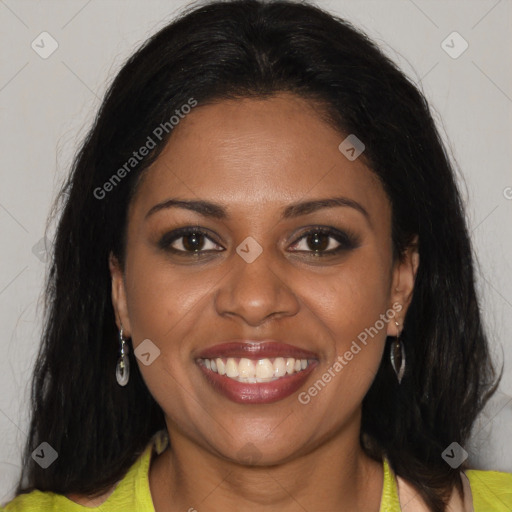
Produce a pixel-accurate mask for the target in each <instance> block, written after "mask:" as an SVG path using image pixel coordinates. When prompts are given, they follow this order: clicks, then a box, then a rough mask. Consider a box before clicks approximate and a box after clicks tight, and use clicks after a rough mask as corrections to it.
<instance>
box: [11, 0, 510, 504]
mask: <svg viewBox="0 0 512 512" xmlns="http://www.w3.org/2000/svg"><path fill="white" fill-rule="evenodd" d="M61 197H62V200H63V211H62V215H61V218H60V223H59V226H58V231H57V236H56V241H55V248H54V259H53V265H52V271H51V275H50V277H49V282H48V287H47V295H48V300H49V302H48V311H47V318H46V329H45V332H44V338H43V344H42V348H41V354H40V357H39V358H38V363H37V366H36V370H35V376H34V383H33V415H32V423H31V428H30V435H29V439H28V443H27V447H26V452H25V459H24V472H23V475H22V478H21V479H20V484H19V487H18V492H17V497H16V498H15V499H14V500H13V501H12V502H11V503H10V504H7V506H6V510H7V511H8V512H12V511H32V510H69V511H84V510H90V509H91V508H93V509H94V508H96V509H97V510H102V511H109V512H110V511H118V510H119V511H120V510H140V511H148V512H149V511H156V512H167V511H173V512H174V511H178V510H188V511H193V510H197V511H199V512H203V511H217V510H223V511H234V510H244V511H245V510H247V511H256V510H257V511H275V510H279V511H280V512H283V511H284V512H289V511H299V510H300V511H304V510H308V511H319V510H336V511H354V510H358V511H359V510H360V511H375V512H377V511H395V510H407V511H411V510H415V511H416V510H430V511H448V510H451V511H453V510H474V511H475V512H479V511H488V510H493V511H501V510H503V511H504V510H511V509H512V475H509V474H505V473H497V472H484V471H474V470H469V469H468V468H466V466H465V465H464V460H465V458H466V457H467V453H466V452H465V450H464V446H465V443H466V441H467V439H468V436H469V434H470V430H471V426H472V424H473V422H474V420H475V417H476V415H477V413H478V412H479V411H480V410H481V408H482V407H483V405H484V404H485V402H486V400H487V399H488V397H489V396H490V394H491V393H492V392H493V391H494V389H495V387H496V385H497V380H498V379H496V377H495V374H494V371H493V367H492V365H491V362H490V359H489V352H488V346H487V341H486V337H485V334H484V332H483V329H482V324H481V319H480V314H479V307H478V302H477V297H476V294H475V286H474V274H473V262H472V256H471V254H472V253H471V246H470V241H469V237H468V231H467V226H466V221H465V218H464V213H463V207H462V204H461V199H460V196H459V192H458V190H457V187H456V184H455V180H454V174H453V170H452V167H451V165H450V162H449V159H448V157H447V155H446V153H445V150H444V148H443V146H442V144H441V141H440V138H439V135H438V133H437V131H436V128H435V126H434V122H433V120H432V117H431V115H430V113H429V109H428V106H427V104H426V101H425V99H424V97H423V96H422V95H421V94H420V93H419V92H418V90H417V89H416V88H415V87H414V86H413V85H412V84H411V83H410V82H409V81H408V80H407V78H405V76H404V75H403V74H402V73H401V72H400V71H399V70H398V69H397V68H396V67H395V66H394V65H393V64H392V63H391V62H390V61H389V60H388V59H387V58H386V57H385V56H384V55H383V54H382V53H381V51H380V50H379V49H378V48H377V47H376V46H375V45H374V44H373V43H372V42H371V41H369V40H368V39H367V38H366V37H365V36H364V35H362V34H361V33H360V32H358V31H357V30H355V29H354V28H353V27H352V26H351V25H350V24H348V23H347V22H345V21H343V20H340V19H337V18H335V17H333V16H331V15H330V14H328V13H325V12H323V11H322V10H320V9H318V8H315V7H313V6H310V5H307V4H300V3H292V2H287V1H277V2H270V3H269V2H261V1H258V0H250V1H236V0H235V1H228V2H213V3H209V4H207V5H204V6H202V7H197V8H195V9H193V10H191V11H189V12H188V13H186V14H184V15H183V16H182V17H181V18H180V19H178V20H177V21H174V22H173V23H171V24H169V25H168V26H167V27H165V28H164V29H163V30H161V31H160V32H159V33H158V34H156V35H155V36H153V37H152V38H151V39H150V40H149V41H147V42H146V43H145V44H144V45H143V47H142V48H141V49H140V50H139V51H137V53H136V54H135V55H134V56H133V57H132V58H131V59H130V60H129V61H128V62H127V63H126V65H125V66H124V67H123V69H122V70H121V71H120V73H119V74H118V76H117V78H116V79H115V81H114V83H113V84H112V86H111V88H110V90H109V92H108V94H107V96H106V98H105V101H104V103H103V105H102V107H101V110H100V112H99V114H98V117H97V120H96V123H95V125H94V127H93V129H92V130H91V132H90V134H89V136H88V137H87V139H86V141H85V143H84V145H83V148H82V150H81V152H80V153H79V155H78V156H77V158H76V161H75V164H74V167H73V170H72V173H71V176H70V178H69V181H68V183H67V185H66V187H65V189H64V190H63V193H62V195H61ZM43 443H45V444H43Z"/></svg>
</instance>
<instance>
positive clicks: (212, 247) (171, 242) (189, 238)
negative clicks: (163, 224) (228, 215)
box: [158, 227, 224, 254]
mask: <svg viewBox="0 0 512 512" xmlns="http://www.w3.org/2000/svg"><path fill="white" fill-rule="evenodd" d="M158 246H159V247H160V248H161V249H164V250H168V251H172V252H175V253H184V254H186V253H189V254H200V253H203V252H221V251H223V250H224V248H221V249H220V250H219V249H218V247H220V245H218V244H217V243H215V242H214V241H213V240H212V238H210V236H208V233H207V232H206V231H205V230H203V229H201V228H197V227H186V228H181V229H177V230H175V231H171V232H169V233H166V234H165V235H164V236H163V237H162V238H161V239H160V241H159V242H158Z"/></svg>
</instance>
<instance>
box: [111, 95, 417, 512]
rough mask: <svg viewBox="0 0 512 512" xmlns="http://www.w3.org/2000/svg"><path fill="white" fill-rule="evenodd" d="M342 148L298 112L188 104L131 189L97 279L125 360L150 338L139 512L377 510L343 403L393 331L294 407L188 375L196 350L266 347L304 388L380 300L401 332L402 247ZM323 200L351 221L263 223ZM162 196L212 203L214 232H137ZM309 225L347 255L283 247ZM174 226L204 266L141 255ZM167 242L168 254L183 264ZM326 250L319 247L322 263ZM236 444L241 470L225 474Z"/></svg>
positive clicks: (406, 295)
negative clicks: (107, 296) (291, 357)
mask: <svg viewBox="0 0 512 512" xmlns="http://www.w3.org/2000/svg"><path fill="white" fill-rule="evenodd" d="M344 138H345V135H343V134H340V133H339V132H337V131H336V130H334V129H333V128H332V127H331V126H330V125H328V124H326V123H325V122H324V121H323V120H322V119H321V118H320V116H319V115H318V113H317V107H315V105H314V104H311V103H308V102H307V101H306V100H303V99H301V98H297V97H295V96H292V95H290V94H284V93H283V94H279V95H276V96H274V97H272V98H267V99H243V100H229V101H222V102H220V103H217V104H211V105H204V106H201V105H199V106H198V107H196V108H194V109H193V110H192V112H191V113H190V114H188V115H187V117H186V118H185V119H184V120H182V121H181V122H180V124H179V125H178V126H177V127H176V128H175V129H174V133H173V134H172V137H171V139H170V140H169V142H168V144H167V147H166V148H165V150H164V152H163V153H162V154H161V155H160V157H159V158H158V159H157V161H156V162H155V163H154V164H153V165H152V167H151V168H150V169H149V170H148V172H147V175H146V176H145V178H144V180H143V181H142V182H141V184H140V187H139V188H138V190H137V193H136V194H135V197H134V199H133V201H132V203H131V205H130V209H129V215H128V232H127V248H126V264H125V268H124V269H121V268H120V266H119V264H118V262H117V261H116V259H115V258H114V257H111V259H110V269H111V274H112V298H113V303H114V307H115V311H116V320H117V323H118V326H120V325H121V322H122V325H123V329H124V334H125V336H126V337H131V338H132V343H133V347H134V348H136V347H137V346H138V345H139V344H140V343H141V342H142V341H143V340H145V339H150V340H151V341H152V342H153V343H154V344H155V345H156V346H157V347H158V348H159V350H160V351H161V353H160V356H159V357H158V358H157V359H155V360H154V362H153V363H152V364H151V365H149V366H145V365H143V364H141V362H140V361H138V360H137V364H139V367H140V370H141V372H142V375H143V377H144V380H145V382H146V384H147V386H148V389H149V391H150V392H151V394H152V395H153V396H154V397H155V399H156V401H157V402H158V403H159V405H160V406H161V407H162V409H163V411H164V413H165V417H166V424H167V429H168V432H169V436H170V441H171V442H170V444H171V446H172V451H171V450H170V449H168V450H166V451H165V452H164V453H163V454H161V455H160V456H158V457H157V458H156V459H155V460H154V461H153V462H152V465H151V469H150V487H151V491H152V495H153V500H154V503H155V508H156V511H157V512H164V511H175V510H189V509H190V508H191V507H195V508H196V509H197V510H198V511H200V512H208V511H218V510H225V511H228V512H229V511H234V510H258V511H265V512H266V511H277V510H279V511H280V512H291V511H294V512H295V511H303V510H315V511H321V510H337V511H349V510H367V511H370V512H371V511H378V510H379V503H380V499H381V492H382V477H383V475H382V468H381V465H380V464H379V463H376V462H374V461H372V460H370V459H369V458H368V457H366V456H365V455H364V453H363V451H362V450H361V448H360V445H359V430H360V420H361V402H362V400H363V398H364V396H365V394H366V392H367V390H368V389H369V387H370V385H371V383H372V380H373V378H374V376H375V374H376V372H377V369H378V366H379V363H380V360H381V357H382V352H383V349H384V345H385V340H386V336H387V335H390V336H395V335H396V334H397V326H396V325H395V323H394V321H390V322H389V323H387V324H386V325H385V327H384V328H383V329H382V330H380V331H379V333H378V335H376V336H375V337H374V338H373V339H371V340H370V341H369V343H368V344H367V345H366V346H365V347H364V348H363V349H362V350H361V351H360V352H359V353H358V354H357V355H355V356H354V358H353V359H352V360H351V361H350V362H349V363H348V364H347V365H346V366H345V367H344V369H343V370H342V371H341V372H339V373H338V374H337V375H336V377H335V378H333V379H332V380H331V382H330V383H329V384H328V385H327V386H325V388H324V389H323V390H322V391H321V392H320V393H318V395H317V396H316V397H314V398H312V399H311V401H310V403H309V404H307V405H304V404H301V403H300V402H299V401H298V399H297V396H298V393H295V394H293V395H291V396H290V397H287V398H285V399H283V400H280V401H278V402H275V403H272V404H260V405H256V404H251V405H247V404H245V405H244V404H236V403H234V402H231V401H230V400H228V399H227V398H225V397H224V396H223V395H220V394H218V393H217V392H216V391H214V390H213V389H212V388H211V387H210V386H209V385H208V384H207V383H206V381H205V378H204V376H203V375H202V373H201V371H200V370H199V368H198V366H197V363H196V362H195V358H196V356H197V354H198V353H199V352H200V351H201V350H202V349H204V348H206V347H209V346H212V345H214V344H217V343H220V342H223V341H225V340H230V339H233V338H250V339H264V338H272V339H276V340H280V341H284V342H286V343H290V344H292V345H296V346H298V347H301V348H305V349H308V350H311V351H313V352H315V353H317V354H318V360H319V364H318V367H317V368H316V369H315V370H314V371H313V372H312V374H311V375H310V378H309V379H308V381H307V383H306V385H305V386H304V387H303V388H302V389H301V390H300V391H304V390H307V388H308V387H309V386H311V385H312V383H314V382H315V381H316V380H317V379H319V378H320V377H321V376H322V374H323V373H324V372H325V371H327V369H328V368H329V367H331V366H332V364H333V363H334V361H335V360H336V359H337V357H338V356H339V355H341V356H343V354H344V353H345V352H346V351H347V350H349V348H350V346H351V343H352V341H353V340H355V339H357V336H358V334H359V333H361V332H362V331H364V329H365V328H368V327H370V326H373V325H374V324H375V322H376V321H377V320H378V319H379V316H380V315H381V314H384V313H385V312H386V310H388V309H390V308H392V305H393V304H394V303H399V304H400V305H401V306H402V308H403V309H402V311H401V312H400V313H398V314H397V317H396V319H397V320H398V322H399V324H400V326H401V325H402V322H403V318H404V316H405V312H406V310H407V306H408V304H409V302H410V299H411V294H412V290H413V286H414V278H415V274H416V270H417V266H418V255H417V253H416V252H414V251H413V250H412V249H411V250H409V251H408V252H407V253H406V255H405V258H404V259H403V261H402V262H401V263H400V262H398V261H397V262H393V259H392V247H391V205H390V203H389V200H388V198H387V196H386V194H385V192H384V190H383V188H382V186H381V185H380V183H379V181H378V180H377V179H376V177H375V175H374V174H373V173H372V172H371V171H370V170H369V169H368V167H366V166H365V164H364V162H363V159H362V158H358V159H356V160H355V161H349V160H348V159H347V158H346V157H345V156H344V155H343V154H342V153H341V152H340V151H339V150H338V146H339V144H340V142H341V141H342V140H343V139H344ZM334 196H344V197H347V198H350V199H351V200H353V201H357V202H358V203H359V204H360V205H362V206H363V207H364V209H365V210H366V211H367V212H368V218H366V217H365V215H363V214H362V213H361V212H360V211H358V210H357V209H355V208H352V207H347V206H345V207H339V206H338V207H334V208H323V209H320V210H318V211H315V212H312V213H309V214H305V215H301V216H299V217H296V218H288V219H281V212H282V210H283V208H285V207H286V206H288V205H290V204H291V203H295V202H299V201H309V200H313V199H320V198H329V197H334ZM170 198H177V199H180V200H187V199H188V200H199V199H201V200H208V201H212V202H214V203H217V204H220V205H222V206H224V207H225V209H226V211H227V213H228V218H226V219H222V220H220V219H215V218H213V217H205V216H203V215H201V214H199V213H197V212H193V211H190V210H187V209H184V208H166V209H161V210H159V211H158V212H155V213H153V214H152V215H150V216H149V217H147V218H146V215H147V213H148V211H149V210H150V209H151V208H152V207H153V206H154V205H156V204H158V203H161V202H162V201H165V200H167V199H170ZM318 225H321V226H327V227H332V228H335V229H338V230H341V231H348V232H350V233H354V234H355V235H356V236H357V237H358V239H359V244H358V246H357V247H356V248H352V249H347V250H345V251H342V252H340V253H338V254H337V255H331V256H324V257H318V256H315V255H314V254H313V253H314V249H315V245H314V243H311V242H310V243H309V244H308V239H307V237H304V238H301V237H302V236H303V234H304V233H305V232H306V231H307V230H308V229H309V228H310V227H313V226H318ZM185 226H200V227H201V228H203V229H206V230H208V232H209V234H211V241H210V240H209V239H207V238H206V239H204V245H203V250H205V251H210V252H208V253H206V255H204V256H201V257H199V258H197V256H196V255H194V254H193V253H191V252H189V253H181V254H186V255H185V256H183V255H179V254H173V253H172V252H170V251H169V250H165V249H162V248H160V247H159V246H158V242H159V240H160V239H161V237H162V236H163V235H164V234H166V233H168V232H170V231H172V230H174V229H177V228H181V227H185ZM248 236H251V237H252V238H254V239H255V240H256V241H257V242H258V243H259V245H260V246H261V247H262V249H263V252H262V254H261V255H260V256H259V257H258V258H257V259H256V260H255V261H254V262H252V263H247V262H246V261H244V259H242V258H241V257H240V256H239V255H238V254H237V253H236V248H237V246H238V245H239V244H241V242H242V241H243V240H245V238H246V237H248ZM189 241H190V238H189ZM327 241H329V246H328V247H327ZM182 242H185V241H184V239H183V238H180V239H177V240H176V241H174V242H173V243H172V245H173V247H175V248H177V249H182V250H183V249H184V246H183V245H182ZM338 245H339V243H338V242H337V241H336V240H335V239H334V238H328V239H326V244H325V247H326V248H327V249H330V248H335V247H337V246H338ZM222 249H224V250H223V251H221V250H222ZM215 250H217V252H215ZM322 250H325V249H322ZM187 254H188V255H187ZM398 329H400V327H398ZM248 447H249V448H250V449H251V450H253V452H254V453H255V456H256V457H257V458H258V460H257V465H256V466H249V465H247V464H246V463H245V462H244V461H243V458H242V454H241V450H245V451H247V449H248ZM242 453H243V452H242ZM312 468H314V470H313V469H312Z"/></svg>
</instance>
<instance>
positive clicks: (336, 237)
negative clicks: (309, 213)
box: [291, 227, 359, 256]
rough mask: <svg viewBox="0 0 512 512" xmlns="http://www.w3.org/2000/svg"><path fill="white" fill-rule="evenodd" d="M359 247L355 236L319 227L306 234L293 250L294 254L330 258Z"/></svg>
mask: <svg viewBox="0 0 512 512" xmlns="http://www.w3.org/2000/svg"><path fill="white" fill-rule="evenodd" d="M358 246H359V239H358V237H357V236H355V235H351V234H348V233H344V232H342V231H338V230H337V229H333V228H323V227H318V228H315V229H312V230H310V231H308V232H306V233H304V234H303V235H302V236H301V237H300V238H299V239H298V240H297V241H296V242H295V243H294V244H293V245H292V247H291V248H292V251H293V252H304V253H309V254H311V255H312V256H329V255H334V254H337V253H339V252H341V251H345V250H350V249H355V248H356V247H358Z"/></svg>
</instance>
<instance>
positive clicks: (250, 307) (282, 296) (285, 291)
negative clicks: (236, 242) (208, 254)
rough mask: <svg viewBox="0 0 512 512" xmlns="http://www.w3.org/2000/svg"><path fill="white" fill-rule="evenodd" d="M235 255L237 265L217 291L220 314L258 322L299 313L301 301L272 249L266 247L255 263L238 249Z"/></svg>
mask: <svg viewBox="0 0 512 512" xmlns="http://www.w3.org/2000/svg"><path fill="white" fill-rule="evenodd" d="M233 259H234V261H233V268H232V270H231V271H230V272H229V273H228V275H227V276H226V277H225V279H223V280H222V285H221V287H220V288H219V290H217V293H216V295H215V307H216V310H217V313H218V314H219V315H222V316H234V317H236V318H239V319H242V320H243V321H244V322H245V323H247V324H249V325H251V326H258V325H260V324H262V323H263V322H265V321H266V320H267V319H268V318H277V317H283V316H293V315H295V314H297V312H298V310H299V301H298V299H297V297H296V295H295V294H294V293H293V287H292V286H291V285H290V284H289V283H288V280H287V279H286V275H285V271H283V265H278V264H276V262H275V261H274V262H273V261H272V254H271V251H270V250H263V252H262V253H261V254H260V256H258V257H257V258H256V259H255V260H254V261H252V262H251V263H248V262H246V261H244V259H243V258H241V257H240V256H239V255H238V254H236V253H235V254H234V255H233Z"/></svg>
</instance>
